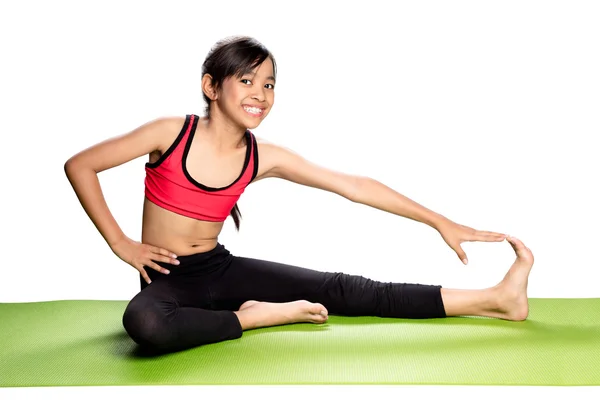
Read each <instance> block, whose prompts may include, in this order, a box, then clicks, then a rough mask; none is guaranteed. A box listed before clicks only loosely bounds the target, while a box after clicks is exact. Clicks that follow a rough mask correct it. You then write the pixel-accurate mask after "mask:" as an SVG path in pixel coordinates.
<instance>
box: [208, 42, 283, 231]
mask: <svg viewBox="0 0 600 400" xmlns="http://www.w3.org/2000/svg"><path fill="white" fill-rule="evenodd" d="M267 58H270V59H271V61H272V62H273V76H275V77H276V76H277V65H276V64H275V58H274V57H273V54H271V52H270V51H269V50H268V49H267V48H266V47H265V46H264V45H263V44H262V43H260V42H259V41H258V40H256V39H254V38H251V37H249V36H230V37H227V38H225V39H222V40H219V41H218V42H217V43H216V44H215V45H214V46H213V48H212V49H211V50H210V51H209V53H208V55H207V56H206V59H205V60H204V63H203V64H202V77H204V75H205V74H209V75H210V76H211V77H212V80H211V84H212V85H213V87H214V88H215V89H216V90H218V89H219V88H221V86H222V85H223V82H224V81H225V79H226V78H229V77H231V76H235V77H237V78H241V77H242V76H243V75H244V74H246V73H248V72H250V71H252V70H253V69H254V68H256V67H257V66H259V65H260V64H262V63H263V61H265V60H266V59H267ZM202 97H203V98H204V101H205V102H206V109H205V113H206V116H207V117H208V118H209V119H210V103H211V100H210V98H209V97H208V96H207V95H206V93H204V92H202ZM250 145H251V143H247V146H250ZM230 215H231V217H232V218H233V221H234V222H235V228H236V229H237V230H238V231H239V230H240V218H241V216H242V213H241V212H240V209H239V207H238V205H237V203H235V205H234V206H233V209H232V210H231V213H230Z"/></svg>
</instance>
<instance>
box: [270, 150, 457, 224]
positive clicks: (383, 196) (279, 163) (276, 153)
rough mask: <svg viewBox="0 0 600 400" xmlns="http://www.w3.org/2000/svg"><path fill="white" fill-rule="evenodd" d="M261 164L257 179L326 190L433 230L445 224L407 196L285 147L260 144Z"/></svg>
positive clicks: (440, 216) (442, 218) (441, 217)
mask: <svg viewBox="0 0 600 400" xmlns="http://www.w3.org/2000/svg"><path fill="white" fill-rule="evenodd" d="M260 163H261V164H263V163H266V164H267V165H266V166H264V167H265V169H266V171H265V174H264V175H263V176H261V177H260V179H262V178H266V177H276V178H281V179H285V180H288V181H290V182H294V183H298V184H300V185H304V186H310V187H313V188H317V189H322V190H326V191H328V192H332V193H335V194H338V195H340V196H342V197H345V198H346V199H348V200H350V201H352V202H354V203H360V204H365V205H367V206H370V207H373V208H377V209H379V210H382V211H387V212H389V213H392V214H396V215H399V216H401V217H405V218H410V219H412V220H414V221H417V222H422V223H424V224H427V225H429V226H431V227H432V228H436V229H437V226H438V225H439V223H440V222H442V221H444V220H445V219H446V218H444V217H443V216H442V215H440V214H437V213H435V212H433V211H431V210H429V209H427V208H425V207H423V206H421V205H420V204H418V203H416V202H414V201H413V200H411V199H409V198H408V197H406V196H403V195H402V194H400V193H398V192H396V191H394V190H392V189H390V188H389V187H387V186H385V185H384V184H382V183H380V182H378V181H377V180H375V179H372V178H369V177H367V176H358V175H350V174H346V173H343V172H339V171H334V170H331V169H328V168H325V167H322V166H320V165H317V164H314V163H312V162H310V161H308V160H306V159H304V158H303V157H302V156H300V155H299V154H297V153H295V152H293V151H292V150H290V149H287V148H285V147H281V146H277V145H274V144H271V143H268V144H262V148H261V161H260Z"/></svg>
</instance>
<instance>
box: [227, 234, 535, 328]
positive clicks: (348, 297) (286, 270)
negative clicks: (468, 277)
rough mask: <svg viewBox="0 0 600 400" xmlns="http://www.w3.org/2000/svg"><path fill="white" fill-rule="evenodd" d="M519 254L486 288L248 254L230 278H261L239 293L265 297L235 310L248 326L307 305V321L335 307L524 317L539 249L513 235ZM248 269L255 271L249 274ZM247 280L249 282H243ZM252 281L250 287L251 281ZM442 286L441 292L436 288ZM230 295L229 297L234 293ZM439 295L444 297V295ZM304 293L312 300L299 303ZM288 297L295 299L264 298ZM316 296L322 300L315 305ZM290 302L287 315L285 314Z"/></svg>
mask: <svg viewBox="0 0 600 400" xmlns="http://www.w3.org/2000/svg"><path fill="white" fill-rule="evenodd" d="M508 241H509V243H510V244H511V245H512V246H513V249H514V250H515V252H516V253H517V260H516V261H515V263H514V264H513V266H512V267H511V268H510V270H509V272H508V273H507V274H506V276H505V278H504V279H503V280H502V282H500V283H499V284H498V285H496V286H494V287H492V288H488V289H482V290H462V289H445V288H441V287H440V286H432V285H418V284H402V283H382V282H375V281H372V280H370V279H367V278H363V277H358V276H352V275H346V274H342V273H326V272H319V271H312V270H307V269H304V268H299V267H293V266H288V265H285V264H279V263H273V262H269V261H261V260H254V259H247V258H236V262H237V264H238V265H237V267H236V268H235V270H237V271H236V272H237V273H239V275H237V274H232V273H231V271H228V272H227V273H226V274H225V275H224V278H225V281H227V280H229V279H231V280H233V281H234V282H238V285H236V286H235V287H236V288H238V289H242V288H246V287H249V288H252V289H253V288H254V287H256V286H258V285H257V284H256V285H255V284H253V280H255V281H256V282H257V283H258V282H260V289H258V291H260V293H257V292H256V291H251V292H248V291H244V290H238V291H236V295H237V296H242V297H244V296H245V298H254V299H259V300H262V301H256V300H254V301H248V302H245V303H243V304H242V306H241V307H240V309H239V310H238V311H236V312H235V314H236V315H237V316H238V318H239V320H240V323H241V325H242V329H252V328H254V327H260V326H271V325H275V324H283V323H290V322H286V321H290V319H291V320H292V322H293V317H294V315H297V314H294V313H293V310H294V308H295V309H296V310H298V309H299V308H300V309H301V312H302V313H303V314H302V319H301V320H302V321H306V322H325V320H326V318H323V319H319V317H318V315H317V313H318V312H319V311H326V309H324V307H323V305H324V306H325V307H327V308H329V309H330V311H332V312H335V313H338V314H341V315H377V316H383V317H400V318H435V317H443V316H461V315H465V316H468V315H473V316H487V317H493V318H502V319H507V320H514V321H521V320H524V319H526V318H527V315H528V303H527V279H528V276H529V273H530V271H531V267H532V265H533V254H532V253H531V251H530V250H529V249H528V248H527V247H525V246H524V245H523V243H521V242H520V241H519V240H518V239H514V238H509V239H508ZM244 273H248V274H249V275H245V274H244ZM242 281H244V282H245V283H246V284H245V285H244V284H243V283H241V282H242ZM223 284H224V283H223V279H222V280H221V281H220V283H219V285H221V287H220V289H219V290H217V292H218V293H219V295H220V300H223V301H224V303H227V302H229V304H230V306H231V304H238V305H239V304H240V300H239V297H237V298H236V297H235V296H233V297H231V296H232V294H231V293H229V294H228V293H227V288H226V287H224V286H222V285H223ZM248 285H250V286H248ZM436 289H439V291H436ZM228 296H229V297H228ZM438 296H439V297H438ZM299 298H305V299H308V300H309V301H305V302H304V303H301V302H300V303H299V302H297V301H294V300H297V299H299ZM273 301H287V302H293V303H284V304H274V303H263V302H273ZM311 301H315V302H321V303H323V305H321V304H320V303H316V304H313V303H311ZM282 307H286V310H285V313H286V314H287V318H283V317H282V316H281V315H277V314H282V312H283V310H282Z"/></svg>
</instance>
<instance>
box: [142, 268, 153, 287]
mask: <svg viewBox="0 0 600 400" xmlns="http://www.w3.org/2000/svg"><path fill="white" fill-rule="evenodd" d="M142 271H143V272H142ZM140 273H141V274H142V277H143V278H144V280H145V281H146V282H147V283H148V285H149V284H151V283H152V281H151V280H150V277H149V276H148V274H147V273H146V271H145V270H144V268H142V270H141V271H140Z"/></svg>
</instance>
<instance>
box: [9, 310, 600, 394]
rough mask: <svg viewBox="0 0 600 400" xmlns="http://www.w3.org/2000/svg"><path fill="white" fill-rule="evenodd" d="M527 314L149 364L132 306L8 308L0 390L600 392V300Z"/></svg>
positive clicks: (360, 323) (360, 330) (377, 321)
mask: <svg viewBox="0 0 600 400" xmlns="http://www.w3.org/2000/svg"><path fill="white" fill-rule="evenodd" d="M529 304H530V313H529V318H528V319H527V320H526V321H522V322H510V321H504V320H499V319H491V318H484V317H460V318H446V319H430V320H410V319H392V318H378V317H341V316H335V315H331V316H330V318H329V321H328V322H327V323H325V324H323V325H316V324H310V323H304V324H293V325H284V326H277V327H269V328H262V329H256V330H250V331H245V332H244V334H243V336H242V337H241V338H240V339H236V340H229V341H225V342H219V343H213V344H208V345H204V346H200V347H196V348H193V349H189V350H185V351H181V352H177V353H172V354H166V355H160V356H154V357H147V356H143V355H140V354H139V351H136V349H137V345H136V344H135V342H133V341H132V340H131V339H130V338H129V336H127V334H126V332H125V331H124V329H123V327H122V325H121V317H122V315H123V311H124V310H125V307H126V305H127V301H99V300H77V301H75V300H65V301H49V302H36V303H0V386H4V387H8V386H86V385H94V386H102V385H111V386H121V385H194V384H211V385H212V384H221V385H236V384H243V385H251V384H410V385H417V384H427V385H435V384H440V385H600V299H529Z"/></svg>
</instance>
